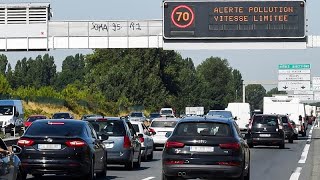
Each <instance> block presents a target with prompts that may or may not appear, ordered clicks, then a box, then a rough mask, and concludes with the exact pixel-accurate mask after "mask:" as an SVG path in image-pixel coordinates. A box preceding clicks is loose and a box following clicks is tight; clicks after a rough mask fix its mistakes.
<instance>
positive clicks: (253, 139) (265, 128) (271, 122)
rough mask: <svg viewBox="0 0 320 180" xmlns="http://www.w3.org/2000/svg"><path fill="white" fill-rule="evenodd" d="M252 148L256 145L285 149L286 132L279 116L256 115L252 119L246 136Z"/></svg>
mask: <svg viewBox="0 0 320 180" xmlns="http://www.w3.org/2000/svg"><path fill="white" fill-rule="evenodd" d="M246 136H247V137H246V139H247V143H248V145H249V147H250V148H252V147H253V146H255V145H271V146H279V148H280V149H284V148H285V131H284V127H283V124H282V121H281V120H280V117H279V115H274V114H271V115H268V114H256V115H254V116H253V117H252V120H251V122H250V124H249V128H248V133H247V135H246Z"/></svg>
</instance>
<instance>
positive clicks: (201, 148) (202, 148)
mask: <svg viewBox="0 0 320 180" xmlns="http://www.w3.org/2000/svg"><path fill="white" fill-rule="evenodd" d="M190 151H191V152H213V151H214V147H208V146H190Z"/></svg>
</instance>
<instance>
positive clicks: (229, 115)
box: [208, 111, 232, 118]
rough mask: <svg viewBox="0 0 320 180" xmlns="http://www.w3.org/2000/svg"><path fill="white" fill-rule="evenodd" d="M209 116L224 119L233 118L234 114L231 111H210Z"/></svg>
mask: <svg viewBox="0 0 320 180" xmlns="http://www.w3.org/2000/svg"><path fill="white" fill-rule="evenodd" d="M208 115H209V116H221V117H224V118H232V113H231V112H230V111H209V113H208Z"/></svg>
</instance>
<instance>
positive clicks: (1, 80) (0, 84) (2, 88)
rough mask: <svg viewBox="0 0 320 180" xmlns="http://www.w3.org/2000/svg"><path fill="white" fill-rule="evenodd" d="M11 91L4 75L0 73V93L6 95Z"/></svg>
mask: <svg viewBox="0 0 320 180" xmlns="http://www.w3.org/2000/svg"><path fill="white" fill-rule="evenodd" d="M10 92H11V87H10V84H9V82H8V81H7V79H6V77H5V76H4V75H2V74H0V95H8V94H9V93H10Z"/></svg>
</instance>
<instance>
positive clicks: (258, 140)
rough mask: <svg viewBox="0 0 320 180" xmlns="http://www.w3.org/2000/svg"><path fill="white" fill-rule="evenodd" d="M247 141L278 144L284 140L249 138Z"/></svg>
mask: <svg viewBox="0 0 320 180" xmlns="http://www.w3.org/2000/svg"><path fill="white" fill-rule="evenodd" d="M247 142H248V143H250V144H254V145H278V144H282V143H283V142H284V139H282V138H249V139H247Z"/></svg>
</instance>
